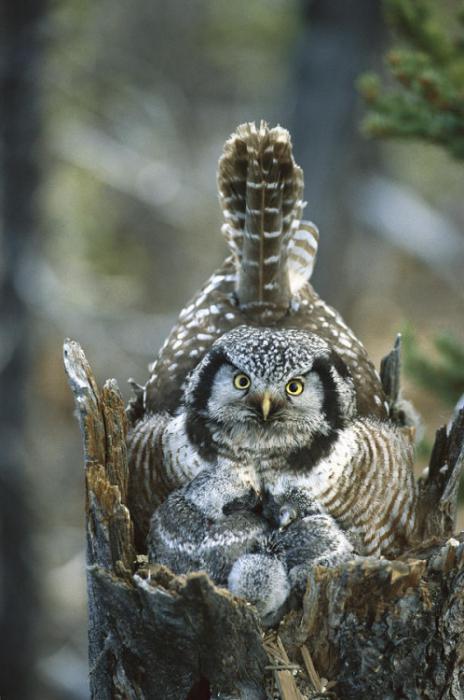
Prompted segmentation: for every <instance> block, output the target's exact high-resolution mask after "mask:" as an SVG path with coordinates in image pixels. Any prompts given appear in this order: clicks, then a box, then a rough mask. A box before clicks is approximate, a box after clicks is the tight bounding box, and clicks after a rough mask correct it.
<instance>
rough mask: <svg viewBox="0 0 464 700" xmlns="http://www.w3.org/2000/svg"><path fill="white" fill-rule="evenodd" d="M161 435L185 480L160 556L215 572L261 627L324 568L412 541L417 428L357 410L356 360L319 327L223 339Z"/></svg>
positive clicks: (167, 515)
mask: <svg viewBox="0 0 464 700" xmlns="http://www.w3.org/2000/svg"><path fill="white" fill-rule="evenodd" d="M158 439H159V443H160V444H159V447H158V449H160V450H161V451H162V455H163V463H164V464H165V467H166V473H168V474H170V473H172V472H175V471H177V470H178V469H181V468H182V469H183V474H184V480H185V483H186V485H185V486H182V487H180V488H179V489H177V490H175V491H174V492H173V493H171V494H170V495H169V496H168V498H167V499H166V500H165V501H164V503H162V504H161V505H160V506H159V507H158V508H157V509H156V510H155V513H154V515H153V518H152V521H151V526H150V534H149V556H150V559H151V560H153V561H157V562H161V563H164V564H167V565H168V566H170V567H171V568H172V569H173V570H174V571H176V572H178V573H185V572H187V571H192V570H198V569H202V570H205V571H207V572H208V573H209V574H210V575H211V577H212V578H213V580H215V581H216V582H217V583H219V584H223V585H228V586H229V588H230V590H231V591H232V592H234V593H236V594H237V595H241V596H244V597H245V598H247V599H248V600H250V601H252V602H254V603H255V604H256V605H257V607H258V610H259V611H260V613H261V614H262V616H263V619H264V620H267V621H271V622H272V621H275V619H277V618H276V616H277V617H278V616H279V614H280V612H281V611H282V609H283V606H285V604H286V602H287V599H288V598H289V596H290V595H291V594H298V593H301V592H302V589H303V588H304V583H305V581H306V578H307V573H308V570H309V568H310V567H311V566H314V564H315V563H324V564H326V565H329V564H334V563H339V562H340V561H343V560H345V559H346V558H348V557H351V556H353V555H354V553H356V554H359V555H366V556H368V555H380V554H387V555H389V554H393V553H395V551H396V550H397V549H398V548H400V547H401V548H402V547H404V546H406V545H407V544H408V543H409V541H410V540H411V538H412V536H413V534H414V522H415V502H416V486H415V480H414V477H413V472H412V462H413V450H412V447H411V441H410V435H409V431H407V430H406V431H405V430H401V429H400V428H398V427H397V426H395V425H394V424H393V423H392V422H390V421H388V420H379V419H378V418H374V417H365V416H359V414H358V410H357V404H356V387H355V383H354V381H353V378H352V376H351V374H350V371H349V369H348V368H347V366H346V364H345V362H344V361H343V359H342V358H341V357H340V355H339V354H338V353H337V352H336V351H335V350H334V349H333V347H332V346H331V345H329V343H328V342H327V341H326V340H324V339H323V338H321V337H319V336H317V335H315V334H314V333H311V332H309V331H305V330H296V329H284V330H275V329H274V328H268V327H258V326H240V327H238V328H236V329H234V330H232V331H229V332H228V333H226V334H224V335H223V336H222V337H221V338H220V339H218V340H217V341H216V342H215V343H214V344H213V346H212V347H211V348H210V350H209V351H208V353H207V354H206V356H205V357H204V358H203V360H202V361H201V362H200V363H199V364H198V366H197V367H196V368H195V369H194V370H193V372H192V373H191V375H190V377H189V380H188V381H187V383H186V387H185V390H184V395H183V400H182V402H181V408H180V409H179V410H178V412H177V415H176V416H174V417H172V418H171V419H168V420H167V422H166V424H165V427H164V430H163V431H162V432H160V433H158ZM177 461H178V464H177Z"/></svg>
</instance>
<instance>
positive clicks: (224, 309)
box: [127, 122, 389, 542]
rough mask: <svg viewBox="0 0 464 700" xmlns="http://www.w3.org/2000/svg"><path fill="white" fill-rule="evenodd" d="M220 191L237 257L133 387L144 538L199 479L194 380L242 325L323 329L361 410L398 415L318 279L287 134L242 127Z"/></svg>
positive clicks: (136, 504)
mask: <svg viewBox="0 0 464 700" xmlns="http://www.w3.org/2000/svg"><path fill="white" fill-rule="evenodd" d="M218 188H219V199H220V203H221V206H222V210H223V214H224V225H223V227H222V233H223V234H224V236H225V239H226V242H227V245H228V247H229V251H230V255H229V257H227V259H226V260H225V262H224V264H223V266H222V267H221V268H220V269H219V270H218V271H217V272H215V273H214V274H213V275H212V277H211V278H210V279H209V280H208V281H207V283H206V284H205V286H204V287H203V288H202V289H201V290H200V291H199V292H198V294H196V295H195V296H194V298H193V299H192V300H191V302H190V303H189V304H188V305H187V306H186V307H185V308H184V310H183V311H182V312H181V314H180V316H179V320H178V322H177V323H176V325H175V326H174V328H173V329H172V331H171V333H170V335H169V336H168V338H167V340H166V342H165V344H164V346H163V347H162V349H161V351H160V353H159V356H158V358H157V360H156V361H155V362H154V363H153V365H152V366H151V368H150V371H151V375H150V377H149V379H148V381H147V383H146V384H145V385H144V386H142V387H140V386H138V385H136V384H135V383H134V384H133V386H134V389H135V392H136V396H135V398H134V399H133V400H132V401H131V402H130V404H129V406H128V410H127V415H128V420H129V425H130V431H129V436H128V448H129V462H130V483H129V501H130V505H131V511H132V512H133V514H134V517H135V524H136V532H137V533H138V538H139V542H140V541H141V540H143V538H144V536H146V533H147V530H148V523H149V519H150V516H151V513H152V512H153V509H154V508H155V507H156V506H158V505H159V504H160V503H161V502H162V501H163V500H164V498H165V497H166V496H167V495H168V494H169V493H170V492H171V491H173V490H175V489H178V488H180V487H182V486H183V485H185V484H186V483H187V481H188V479H189V478H190V476H191V472H192V468H191V463H189V461H188V460H187V461H186V456H187V455H186V450H187V448H186V446H185V444H184V442H183V441H182V440H181V439H180V438H179V436H178V431H177V423H176V420H177V421H180V420H181V419H180V418H176V413H177V412H178V410H179V409H182V401H183V397H184V391H185V388H186V383H187V381H188V377H189V375H190V373H191V372H192V370H194V368H195V367H196V366H197V365H198V363H201V362H202V360H203V359H204V358H205V357H208V358H209V357H210V355H209V353H210V350H211V348H212V346H213V344H214V343H215V341H216V340H217V339H219V338H221V336H223V335H224V334H226V333H228V332H229V331H231V330H233V329H234V328H237V327H239V326H242V325H247V326H249V327H257V328H271V329H273V330H275V331H282V332H283V331H286V332H289V331H292V330H298V329H299V330H305V331H307V332H309V333H312V334H315V335H317V336H318V337H319V338H321V340H325V341H326V342H328V343H329V345H330V346H331V347H332V348H333V350H334V352H335V353H337V355H338V356H339V357H340V358H341V360H342V361H343V362H344V363H345V365H346V367H347V368H348V370H349V372H350V376H351V380H352V392H351V393H352V396H353V401H354V403H355V405H356V411H357V415H358V416H359V417H360V418H362V417H365V418H369V419H372V420H375V419H376V420H378V421H384V420H385V419H386V418H387V416H388V412H389V406H388V404H387V402H386V400H385V395H384V392H383V389H382V385H381V382H380V378H379V375H378V374H377V372H376V370H375V368H374V366H373V364H372V363H371V362H370V360H369V359H368V357H367V353H366V351H365V349H364V347H363V346H362V344H361V342H360V341H359V340H358V339H357V338H356V336H355V335H354V334H353V332H352V331H351V330H350V329H349V328H348V327H347V325H346V324H345V323H344V321H343V320H342V318H341V316H340V315H339V314H338V313H337V312H336V311H335V310H334V309H332V308H331V307H330V306H328V305H327V304H326V303H325V302H324V301H322V299H320V298H319V297H318V295H317V294H316V292H315V291H314V289H313V288H312V286H311V285H310V283H309V279H310V277H311V273H312V269H313V266H314V261H315V256H316V251H317V243H318V235H319V234H318V231H317V228H316V227H315V226H314V224H311V223H309V222H307V221H304V220H303V219H302V216H303V209H304V206H305V203H304V201H303V174H302V171H301V168H299V167H298V165H296V163H295V161H294V159H293V155H292V146H291V140H290V136H289V134H288V132H287V131H286V130H285V129H282V128H281V127H275V128H269V127H268V126H267V124H266V123H265V122H261V123H260V124H259V125H258V126H257V125H255V124H254V123H247V124H243V125H241V126H240V127H238V129H237V130H236V132H235V133H234V134H233V135H232V136H231V137H230V138H229V139H228V140H227V142H226V144H225V146H224V153H223V155H222V157H221V158H220V161H219V171H218ZM288 337H290V336H288ZM360 430H362V428H360ZM379 439H380V438H379ZM167 445H169V446H168V447H167ZM376 449H379V450H380V449H381V447H380V445H378V446H377V448H376ZM166 451H168V452H169V454H170V455H171V457H170V459H169V460H168V463H167V464H165V463H164V461H163V455H164V453H165V452H166ZM186 464H190V466H186Z"/></svg>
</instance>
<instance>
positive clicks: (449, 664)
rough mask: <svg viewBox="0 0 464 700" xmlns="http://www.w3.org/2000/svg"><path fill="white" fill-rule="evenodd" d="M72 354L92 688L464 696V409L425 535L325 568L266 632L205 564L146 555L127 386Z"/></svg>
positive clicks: (294, 697)
mask: <svg viewBox="0 0 464 700" xmlns="http://www.w3.org/2000/svg"><path fill="white" fill-rule="evenodd" d="M64 357H65V367H66V372H67V374H68V378H69V382H70V385H71V389H72V391H73V394H74V398H75V402H76V407H77V412H78V415H79V418H80V423H81V428H82V433H83V440H84V456H85V478H86V527H87V576H88V599H89V662H90V688H91V695H92V698H95V699H98V700H105V699H106V698H108V700H109V699H110V698H124V699H126V698H131V699H132V698H134V699H135V698H137V699H143V698H144V699H147V700H148V699H150V700H153V699H157V698H159V699H160V700H161V699H162V700H186V699H189V700H207V699H208V698H218V700H219V698H221V699H223V700H224V699H226V698H229V699H230V700H232V699H234V700H235V699H236V700H238V699H243V700H258V699H259V700H261V699H263V700H264V699H265V698H281V699H282V700H303V699H304V698H319V697H321V698H323V697H324V698H338V699H339V700H345V699H346V700H350V699H351V698H353V699H354V698H370V699H374V700H375V699H377V698H378V699H379V700H380V699H382V700H386V699H388V698H392V699H393V698H408V699H411V700H412V699H415V698H430V699H432V698H433V699H434V700H435V699H436V698H446V699H449V700H451V699H452V700H462V698H463V697H464V533H461V535H457V536H455V537H452V534H453V527H454V522H455V513H456V501H457V488H458V483H459V476H460V473H461V471H462V468H463V464H464V448H463V445H464V411H461V412H460V413H459V414H458V415H457V416H456V418H455V420H454V422H453V424H452V426H451V427H450V428H449V429H448V430H447V429H446V428H442V429H441V430H439V431H438V433H437V439H436V442H435V447H434V450H433V454H432V458H431V463H430V467H429V469H428V473H427V474H426V475H425V476H423V477H422V478H421V481H420V495H419V502H418V516H419V523H420V530H419V531H420V536H421V537H422V538H423V542H422V543H421V544H418V546H417V547H416V548H415V549H414V550H413V551H410V552H407V553H405V554H404V555H403V556H402V557H401V558H400V559H398V560H396V561H388V560H386V559H373V558H360V559H357V560H354V561H352V562H348V563H347V564H344V565H342V566H339V567H336V568H333V569H328V568H324V567H317V568H315V570H314V571H313V572H312V574H311V575H310V576H309V578H308V586H307V590H306V594H305V597H304V601H303V609H300V610H294V611H292V612H290V613H289V614H288V615H287V616H286V617H285V618H284V620H283V621H282V622H281V623H280V625H279V627H278V628H277V629H274V630H263V629H262V627H261V625H260V622H259V619H258V617H257V614H256V612H255V610H254V608H253V606H251V605H250V604H249V603H247V602H246V601H244V600H241V599H237V598H234V597H233V596H232V595H231V594H230V593H229V592H228V591H227V590H224V589H221V588H218V587H216V586H215V585H214V584H213V583H212V582H211V581H210V579H209V578H208V576H207V575H206V574H204V573H201V572H199V573H193V574H190V575H187V576H175V575H174V574H173V573H172V572H171V571H169V570H168V569H166V568H165V567H162V566H152V565H150V566H148V563H147V559H146V557H144V556H140V555H138V554H137V552H136V549H135V545H134V535H133V526H132V521H131V515H130V512H129V510H128V508H127V482H128V466H127V458H126V443H125V438H126V430H127V425H126V416H125V411H124V405H123V401H122V398H121V395H120V393H119V389H118V387H117V384H116V382H115V381H114V380H108V381H107V382H106V383H105V385H104V387H103V389H102V390H99V388H98V386H97V384H96V382H95V379H94V377H93V374H92V371H91V368H90V366H89V364H88V363H87V360H86V358H85V355H84V353H83V352H82V349H81V348H80V346H79V345H78V344H77V343H75V342H72V341H67V342H66V344H65V349H64Z"/></svg>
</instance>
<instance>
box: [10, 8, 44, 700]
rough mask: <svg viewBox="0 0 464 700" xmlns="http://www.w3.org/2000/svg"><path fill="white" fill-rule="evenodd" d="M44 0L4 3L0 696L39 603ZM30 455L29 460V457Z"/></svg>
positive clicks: (18, 684)
mask: <svg viewBox="0 0 464 700" xmlns="http://www.w3.org/2000/svg"><path fill="white" fill-rule="evenodd" d="M43 14H44V4H43V2H42V0H25V1H24V2H14V1H13V2H4V3H2V11H1V22H0V25H1V26H0V38H1V46H2V57H1V98H2V99H1V105H2V115H1V171H0V178H1V181H0V182H1V189H2V222H1V231H0V396H1V401H0V445H1V451H0V645H1V651H0V695H1V696H2V697H5V698H12V699H13V698H21V699H23V698H24V699H26V698H28V697H31V693H32V690H31V671H33V667H34V649H33V620H34V618H35V617H36V616H37V603H36V594H35V586H34V581H33V573H32V562H31V559H32V557H31V551H30V544H29V537H30V532H31V529H32V528H31V525H32V523H31V513H30V511H29V508H28V504H27V497H26V492H27V488H26V485H25V479H24V459H25V447H24V431H25V412H26V406H27V402H26V392H27V384H28V379H29V367H30V362H29V359H30V358H29V357H28V355H29V348H30V346H31V337H30V324H29V318H28V308H27V306H26V304H25V302H24V301H23V299H22V298H21V292H20V288H21V285H24V284H26V283H27V282H26V280H25V275H24V261H25V259H26V257H28V256H30V254H31V246H32V245H33V243H34V242H35V240H36V237H37V219H38V215H37V207H36V194H37V188H38V184H39V172H38V157H37V148H38V140H39V131H40V118H39V104H38V102H39V99H38V85H39V81H38V72H39V69H40V36H39V34H40V20H41V18H42V17H43ZM28 459H29V460H30V459H33V456H32V457H31V456H29V457H28Z"/></svg>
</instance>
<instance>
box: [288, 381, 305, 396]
mask: <svg viewBox="0 0 464 700" xmlns="http://www.w3.org/2000/svg"><path fill="white" fill-rule="evenodd" d="M285 391H286V392H287V394H288V395H289V396H299V395H300V394H302V393H303V391H304V384H303V382H302V381H301V379H290V381H289V382H287V385H286V387H285Z"/></svg>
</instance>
